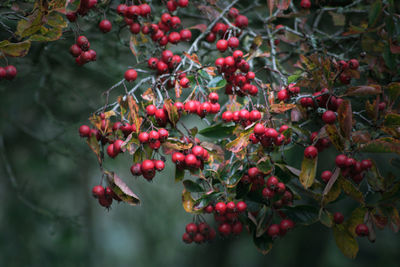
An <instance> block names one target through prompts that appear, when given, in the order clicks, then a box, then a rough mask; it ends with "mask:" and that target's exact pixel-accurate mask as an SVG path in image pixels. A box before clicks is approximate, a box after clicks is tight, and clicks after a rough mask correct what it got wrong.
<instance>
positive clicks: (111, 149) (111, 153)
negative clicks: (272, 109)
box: [107, 144, 118, 158]
mask: <svg viewBox="0 0 400 267" xmlns="http://www.w3.org/2000/svg"><path fill="white" fill-rule="evenodd" d="M107 155H108V156H109V157H110V158H115V157H116V156H117V155H118V154H116V153H115V151H114V144H109V145H108V147H107Z"/></svg>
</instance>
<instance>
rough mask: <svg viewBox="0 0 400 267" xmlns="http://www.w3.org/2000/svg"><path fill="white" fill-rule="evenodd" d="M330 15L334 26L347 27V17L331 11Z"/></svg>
mask: <svg viewBox="0 0 400 267" xmlns="http://www.w3.org/2000/svg"><path fill="white" fill-rule="evenodd" d="M329 14H330V15H331V16H332V20H333V25H335V26H344V25H346V16H345V15H343V14H340V13H335V12H332V11H329Z"/></svg>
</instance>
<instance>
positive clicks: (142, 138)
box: [138, 128, 169, 149]
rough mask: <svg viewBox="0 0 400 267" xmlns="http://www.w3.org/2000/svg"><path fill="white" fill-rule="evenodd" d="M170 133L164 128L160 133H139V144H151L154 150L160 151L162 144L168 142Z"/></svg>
mask: <svg viewBox="0 0 400 267" xmlns="http://www.w3.org/2000/svg"><path fill="white" fill-rule="evenodd" d="M168 135H169V132H168V131H167V130H165V129H164V128H161V129H159V130H158V131H155V130H151V131H150V132H148V133H147V132H141V133H139V136H138V138H139V142H140V143H141V144H147V143H148V144H149V146H150V147H151V148H152V149H159V148H160V146H161V142H164V141H165V140H167V138H168Z"/></svg>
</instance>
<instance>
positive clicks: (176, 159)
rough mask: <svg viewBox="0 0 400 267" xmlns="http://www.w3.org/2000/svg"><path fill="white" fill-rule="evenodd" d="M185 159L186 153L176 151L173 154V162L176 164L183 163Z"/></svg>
mask: <svg viewBox="0 0 400 267" xmlns="http://www.w3.org/2000/svg"><path fill="white" fill-rule="evenodd" d="M184 161H185V155H183V154H182V153H181V152H175V153H174V154H172V162H173V163H175V164H178V163H182V162H184Z"/></svg>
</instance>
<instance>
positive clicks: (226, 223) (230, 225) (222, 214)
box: [204, 201, 247, 237]
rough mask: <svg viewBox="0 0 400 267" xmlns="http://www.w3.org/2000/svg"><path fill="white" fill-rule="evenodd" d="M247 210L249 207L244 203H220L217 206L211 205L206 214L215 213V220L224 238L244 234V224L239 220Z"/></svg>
mask: <svg viewBox="0 0 400 267" xmlns="http://www.w3.org/2000/svg"><path fill="white" fill-rule="evenodd" d="M246 210H247V205H246V203H245V202H243V201H239V202H238V203H235V202H233V201H230V202H228V203H225V202H218V203H217V204H215V206H213V205H211V204H210V205H208V206H207V207H205V209H204V211H205V212H206V213H214V219H215V221H216V222H217V223H218V224H219V226H218V232H219V233H220V234H221V235H222V236H224V237H228V236H229V235H231V234H234V235H238V234H240V233H241V232H242V230H243V224H242V222H241V221H240V220H239V215H240V214H242V213H244V212H245V211H246Z"/></svg>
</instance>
